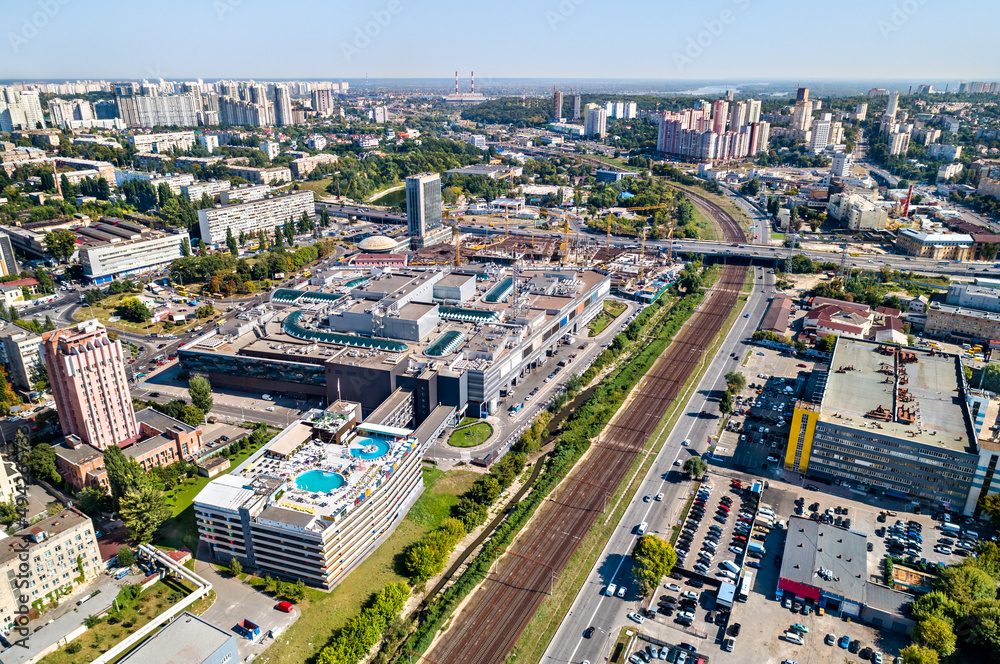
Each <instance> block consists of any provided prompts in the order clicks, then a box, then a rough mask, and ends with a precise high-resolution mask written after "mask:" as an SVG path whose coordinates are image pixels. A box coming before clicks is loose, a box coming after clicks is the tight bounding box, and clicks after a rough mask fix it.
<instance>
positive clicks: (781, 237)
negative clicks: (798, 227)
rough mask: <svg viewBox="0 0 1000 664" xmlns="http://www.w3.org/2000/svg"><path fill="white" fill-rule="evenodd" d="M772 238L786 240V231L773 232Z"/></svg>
mask: <svg viewBox="0 0 1000 664" xmlns="http://www.w3.org/2000/svg"><path fill="white" fill-rule="evenodd" d="M771 239H772V240H784V239H785V234H784V233H771Z"/></svg>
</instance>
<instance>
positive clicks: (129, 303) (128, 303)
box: [115, 297, 153, 323]
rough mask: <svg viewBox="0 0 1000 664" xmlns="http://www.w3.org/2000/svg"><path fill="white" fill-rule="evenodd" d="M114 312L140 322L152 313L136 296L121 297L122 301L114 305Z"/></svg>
mask: <svg viewBox="0 0 1000 664" xmlns="http://www.w3.org/2000/svg"><path fill="white" fill-rule="evenodd" d="M115 313H116V314H117V315H119V316H121V317H122V318H124V319H126V320H130V321H132V322H134V323H142V322H143V321H146V320H148V319H149V317H150V316H152V315H153V314H152V312H151V311H150V310H149V307H147V306H146V305H145V304H143V303H142V301H141V300H140V299H139V298H137V297H126V298H123V299H122V301H121V302H119V303H118V306H117V307H115Z"/></svg>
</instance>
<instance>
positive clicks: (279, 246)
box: [274, 226, 285, 251]
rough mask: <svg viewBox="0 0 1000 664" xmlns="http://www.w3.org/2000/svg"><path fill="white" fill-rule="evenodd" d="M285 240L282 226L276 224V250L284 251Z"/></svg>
mask: <svg viewBox="0 0 1000 664" xmlns="http://www.w3.org/2000/svg"><path fill="white" fill-rule="evenodd" d="M284 242H285V240H284V236H283V235H282V234H281V226H275V227H274V250H275V251H284V250H285V244H284Z"/></svg>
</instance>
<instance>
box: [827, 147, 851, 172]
mask: <svg viewBox="0 0 1000 664" xmlns="http://www.w3.org/2000/svg"><path fill="white" fill-rule="evenodd" d="M852 161H853V158H852V157H851V154H850V153H848V152H842V153H840V154H835V155H833V159H832V160H831V162H830V175H833V176H834V177H838V178H846V177H847V176H848V175H850V174H851V163H852Z"/></svg>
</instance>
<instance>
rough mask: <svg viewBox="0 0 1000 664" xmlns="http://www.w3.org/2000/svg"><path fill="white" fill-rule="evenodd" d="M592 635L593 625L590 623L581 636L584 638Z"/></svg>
mask: <svg viewBox="0 0 1000 664" xmlns="http://www.w3.org/2000/svg"><path fill="white" fill-rule="evenodd" d="M593 635H594V626H593V625H591V626H590V627H588V628H587V629H585V630H584V632H583V638H585V639H589V638H590V637H592V636H593Z"/></svg>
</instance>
